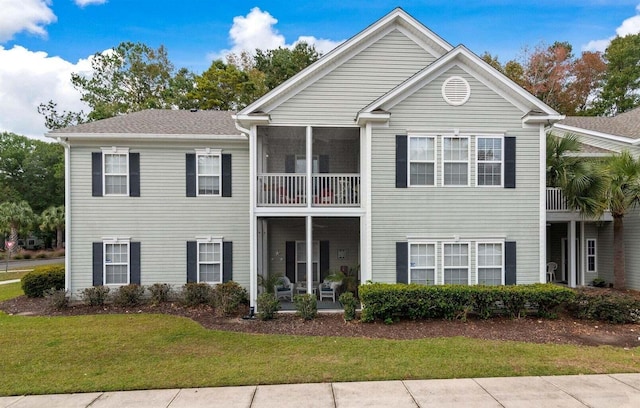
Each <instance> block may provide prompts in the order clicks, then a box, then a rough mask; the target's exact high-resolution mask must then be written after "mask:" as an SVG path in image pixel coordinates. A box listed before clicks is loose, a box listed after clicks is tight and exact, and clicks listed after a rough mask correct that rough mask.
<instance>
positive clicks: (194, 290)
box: [180, 283, 214, 307]
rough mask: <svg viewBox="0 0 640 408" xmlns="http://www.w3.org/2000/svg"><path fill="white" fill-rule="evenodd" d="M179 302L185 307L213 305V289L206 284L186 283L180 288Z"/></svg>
mask: <svg viewBox="0 0 640 408" xmlns="http://www.w3.org/2000/svg"><path fill="white" fill-rule="evenodd" d="M180 300H181V301H182V303H183V304H184V305H185V306H189V307H193V306H198V305H213V304H214V296H213V288H212V287H211V286H210V285H208V284H206V283H187V284H186V285H184V286H183V287H182V293H181V294H180Z"/></svg>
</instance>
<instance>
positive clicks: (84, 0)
mask: <svg viewBox="0 0 640 408" xmlns="http://www.w3.org/2000/svg"><path fill="white" fill-rule="evenodd" d="M74 2H75V3H76V5H78V6H80V7H85V6H91V5H94V4H104V3H106V2H107V0H74Z"/></svg>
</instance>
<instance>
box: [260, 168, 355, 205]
mask: <svg viewBox="0 0 640 408" xmlns="http://www.w3.org/2000/svg"><path fill="white" fill-rule="evenodd" d="M306 179H307V177H306V176H305V175H302V174H291V173H269V174H261V175H258V184H257V185H258V191H257V205H258V206H306V205H307V184H306ZM311 188H312V196H311V198H310V200H311V205H312V206H323V207H325V206H329V207H331V206H338V207H357V206H359V205H360V175H359V174H336V173H332V174H314V175H313V176H312V179H311Z"/></svg>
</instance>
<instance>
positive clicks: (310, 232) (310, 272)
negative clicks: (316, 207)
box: [305, 215, 313, 293]
mask: <svg viewBox="0 0 640 408" xmlns="http://www.w3.org/2000/svg"><path fill="white" fill-rule="evenodd" d="M305 220H306V224H307V228H306V232H307V239H306V240H307V248H306V249H307V293H313V290H312V288H313V217H312V216H310V215H308V216H307V217H305Z"/></svg>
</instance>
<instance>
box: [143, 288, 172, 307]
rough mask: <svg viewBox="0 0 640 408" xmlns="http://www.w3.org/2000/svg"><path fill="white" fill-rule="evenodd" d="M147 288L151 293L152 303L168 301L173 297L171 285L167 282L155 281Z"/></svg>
mask: <svg viewBox="0 0 640 408" xmlns="http://www.w3.org/2000/svg"><path fill="white" fill-rule="evenodd" d="M147 289H149V293H150V294H151V303H152V304H154V305H157V304H160V303H162V302H168V301H169V298H170V297H171V286H170V285H169V284H167V283H154V284H153V285H151V286H149V287H148V288H147Z"/></svg>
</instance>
